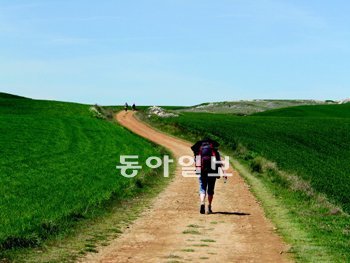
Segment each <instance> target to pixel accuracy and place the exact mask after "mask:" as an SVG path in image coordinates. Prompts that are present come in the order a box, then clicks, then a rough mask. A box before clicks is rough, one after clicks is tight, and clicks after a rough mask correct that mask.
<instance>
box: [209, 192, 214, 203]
mask: <svg viewBox="0 0 350 263" xmlns="http://www.w3.org/2000/svg"><path fill="white" fill-rule="evenodd" d="M213 198H214V195H209V194H208V203H209V205H211V203H212V202H213Z"/></svg>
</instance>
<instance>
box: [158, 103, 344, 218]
mask: <svg viewBox="0 0 350 263" xmlns="http://www.w3.org/2000/svg"><path fill="white" fill-rule="evenodd" d="M298 114H299V115H301V116H302V117H299V118H296V117H294V116H297V115H298ZM269 115H271V116H269ZM289 116H293V117H289ZM349 117H350V104H344V105H326V106H300V107H292V108H286V109H283V110H275V111H271V112H265V113H259V114H256V115H255V116H245V117H238V116H234V115H225V114H205V113H183V114H181V116H180V117H178V118H167V119H162V120H160V121H162V122H163V124H175V125H176V126H178V127H181V128H182V129H185V130H187V131H189V132H193V133H197V134H203V135H204V134H207V135H214V136H215V137H217V138H219V139H220V140H221V141H222V142H223V143H224V145H229V146H230V147H232V148H235V147H237V145H238V144H241V145H244V146H245V147H247V148H248V149H249V150H251V151H254V152H255V153H256V154H257V155H261V156H263V157H265V158H267V159H269V160H271V161H274V162H276V163H277V164H278V166H279V167H280V168H282V169H283V170H286V171H288V172H291V173H297V174H298V175H299V176H301V177H302V178H303V179H305V180H307V181H310V183H311V185H312V186H313V187H314V188H315V189H316V190H317V191H319V192H321V193H324V194H326V195H327V197H329V198H330V199H331V200H333V201H335V202H336V203H337V204H339V205H341V206H342V207H343V209H344V210H345V211H347V212H350V163H349V160H350V119H349Z"/></svg>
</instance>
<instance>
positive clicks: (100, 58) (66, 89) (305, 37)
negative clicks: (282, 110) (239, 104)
mask: <svg viewBox="0 0 350 263" xmlns="http://www.w3.org/2000/svg"><path fill="white" fill-rule="evenodd" d="M349 13H350V2H349V1H345V0H344V1H339V0H333V1H320V0H317V1H315V0H308V1H305V0H303V1H302V0H294V1H288V0H286V1H277V0H276V1H273V0H256V1H249V0H231V1H229V0H218V1H212V0H147V1H146V0H144V1H141V0H139V1H134V0H127V1H121V0H120V1H117V0H115V1H112V0H109V1H107V0H101V1H88V0H45V1H44V0H42V1H40V0H37V1H36V0H32V1H31V0H22V1H19V0H0V90H1V91H4V92H9V93H15V94H20V95H24V96H29V97H33V98H42V99H54V100H65V101H76V102H83V103H99V104H122V103H124V102H125V101H128V102H129V103H133V102H135V103H137V104H152V105H153V104H154V105H156V104H157V105H193V104H197V103H201V102H208V101H222V100H239V99H264V98H275V99H280V98H285V99H343V98H347V97H350V72H349V71H350V56H349V55H350V27H349V26H350V16H349Z"/></svg>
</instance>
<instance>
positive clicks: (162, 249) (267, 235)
mask: <svg viewBox="0 0 350 263" xmlns="http://www.w3.org/2000/svg"><path fill="white" fill-rule="evenodd" d="M117 120H118V121H119V122H120V123H121V124H122V125H123V126H125V127H127V128H128V129H130V130H132V131H133V132H135V133H137V134H139V135H141V136H143V137H145V138H147V139H149V140H151V141H153V142H155V143H157V144H160V145H162V146H164V147H166V148H168V149H169V150H170V151H171V152H172V153H173V154H174V156H175V157H179V156H181V155H192V152H191V150H190V148H189V147H190V145H191V144H190V143H188V142H184V141H182V140H180V139H177V138H174V137H171V136H168V135H166V134H163V133H160V132H158V131H155V130H153V129H152V128H151V127H149V126H147V125H145V124H144V123H141V122H139V121H138V120H136V119H135V118H134V117H133V114H132V112H128V113H125V112H121V113H119V114H118V115H117ZM231 172H232V171H231ZM197 180H198V179H197V178H184V177H182V176H181V167H178V169H177V170H176V176H175V179H174V180H173V181H172V182H171V183H170V184H169V186H168V187H167V188H166V189H165V190H164V191H163V192H162V193H161V194H160V195H159V196H158V198H156V200H155V201H154V202H153V204H152V206H151V208H150V209H149V210H147V211H145V212H144V213H143V215H142V216H141V217H140V218H138V219H137V220H136V221H135V222H134V223H133V224H132V225H131V226H130V228H128V229H127V230H126V231H125V232H124V233H123V234H122V235H121V237H119V238H118V239H116V240H114V241H113V242H112V243H111V244H110V245H109V246H107V247H104V248H102V249H101V250H100V252H99V253H98V254H91V255H89V256H88V257H87V258H86V259H85V260H84V261H85V262H187V261H191V262H202V261H203V262H206V261H208V262H288V261H290V259H288V258H287V256H286V255H285V254H284V253H282V252H283V251H284V250H285V249H286V245H285V244H284V243H283V241H282V240H281V238H280V237H279V236H278V235H277V234H276V233H274V231H273V225H272V224H271V223H270V222H269V221H268V220H267V219H266V218H265V216H264V213H263V210H262V208H261V207H260V205H259V204H258V203H257V201H256V200H255V198H254V197H253V195H252V194H251V193H250V191H249V189H248V186H247V185H246V184H245V182H244V181H243V180H242V179H241V177H239V176H238V175H237V173H234V177H231V178H229V181H228V182H227V184H224V183H223V180H218V181H217V186H216V194H215V198H214V202H213V210H214V212H217V213H215V214H211V215H201V214H199V202H198V181H197Z"/></svg>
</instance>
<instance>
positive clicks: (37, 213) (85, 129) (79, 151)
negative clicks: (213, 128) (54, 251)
mask: <svg viewBox="0 0 350 263" xmlns="http://www.w3.org/2000/svg"><path fill="white" fill-rule="evenodd" d="M89 107H90V106H88V105H81V104H74V103H63V102H53V101H39V100H31V99H25V98H20V97H13V96H9V95H7V94H0V133H1V137H0V153H1V154H0V181H1V185H0V196H1V198H0V222H1V223H0V254H1V255H3V253H5V252H6V251H7V250H8V249H12V248H19V247H28V246H37V245H40V244H41V243H42V242H43V240H45V239H47V238H48V237H50V236H52V235H55V234H57V233H61V232H64V231H66V230H67V229H69V228H70V227H71V226H72V224H74V222H76V221H79V220H81V219H83V218H85V217H86V216H87V215H89V216H91V214H93V213H94V212H93V211H94V209H95V208H99V207H101V206H103V205H104V203H105V202H108V200H110V199H116V200H126V199H129V198H130V197H133V196H135V195H136V194H138V193H140V192H142V191H144V185H147V184H148V182H149V181H151V180H158V179H159V177H158V176H155V175H156V174H155V172H154V171H151V170H150V169H148V168H147V167H145V166H144V168H145V169H143V172H142V173H141V175H139V176H137V177H135V178H133V179H132V180H131V179H126V178H124V177H122V176H121V175H120V172H119V171H118V170H117V169H116V168H115V166H116V165H118V163H119V156H120V155H121V154H139V155H140V158H139V160H140V163H141V164H142V163H143V164H144V163H145V159H146V158H147V157H148V156H150V155H156V156H160V154H161V153H162V151H163V150H162V149H160V148H158V147H156V146H155V145H153V144H151V143H149V142H147V141H146V140H144V139H141V138H139V137H137V136H135V135H133V134H132V133H131V132H129V131H128V130H126V129H124V128H122V127H120V126H119V125H117V124H116V123H113V122H109V121H106V120H102V119H97V118H95V117H93V114H92V113H91V112H90V111H89ZM151 174H152V175H153V176H146V175H151Z"/></svg>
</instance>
